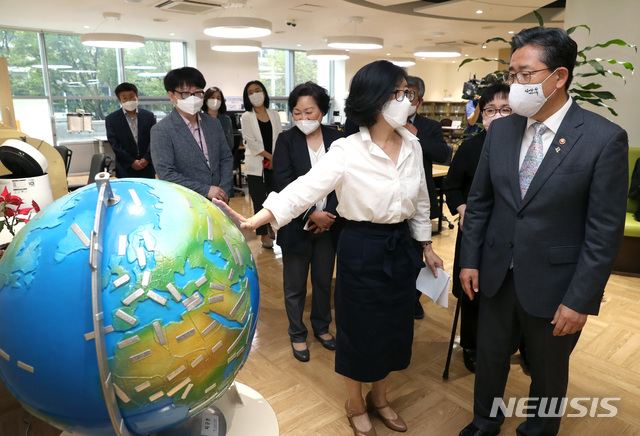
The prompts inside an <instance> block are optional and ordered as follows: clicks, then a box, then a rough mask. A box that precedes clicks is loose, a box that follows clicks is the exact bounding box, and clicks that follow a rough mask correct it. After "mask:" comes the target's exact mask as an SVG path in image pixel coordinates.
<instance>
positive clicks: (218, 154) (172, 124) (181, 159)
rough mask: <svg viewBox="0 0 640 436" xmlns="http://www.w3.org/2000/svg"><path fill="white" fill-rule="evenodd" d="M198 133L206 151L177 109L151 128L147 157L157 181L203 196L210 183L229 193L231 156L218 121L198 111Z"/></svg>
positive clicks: (231, 175)
mask: <svg viewBox="0 0 640 436" xmlns="http://www.w3.org/2000/svg"><path fill="white" fill-rule="evenodd" d="M200 116H201V123H200V126H201V127H202V133H203V134H204V138H205V142H206V143H207V148H208V151H209V165H207V160H206V159H205V157H204V153H203V152H202V150H201V149H200V146H199V145H198V143H197V142H196V140H195V138H194V137H193V135H192V134H191V131H190V130H189V127H187V124H186V123H185V121H184V119H183V118H182V117H181V116H180V114H179V113H178V111H177V110H176V109H175V108H174V109H173V111H172V112H171V113H170V114H169V115H167V116H166V117H165V118H163V119H162V120H160V122H158V124H156V125H155V126H153V129H151V157H152V158H153V163H154V165H155V167H156V171H157V172H158V178H159V179H160V180H166V181H168V182H173V183H177V184H179V185H182V186H184V187H186V188H189V189H191V190H193V191H196V192H197V193H198V194H200V195H203V196H205V197H206V196H207V193H208V192H209V188H210V187H211V186H218V187H219V188H222V189H223V190H224V192H226V194H227V195H231V189H232V187H233V156H232V155H231V151H230V150H229V146H228V145H227V141H226V139H225V136H224V131H223V130H222V126H221V125H220V121H218V120H217V119H215V118H213V117H212V116H210V115H208V114H203V113H201V114H200Z"/></svg>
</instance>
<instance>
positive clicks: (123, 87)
mask: <svg viewBox="0 0 640 436" xmlns="http://www.w3.org/2000/svg"><path fill="white" fill-rule="evenodd" d="M127 91H133V92H135V93H136V96H137V95H138V87H137V86H136V85H134V84H133V83H128V82H122V83H121V84H119V85H118V86H116V89H115V91H114V92H115V94H116V97H117V98H118V100H120V93H121V92H127Z"/></svg>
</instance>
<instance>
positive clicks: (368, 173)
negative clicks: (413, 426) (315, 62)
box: [216, 61, 442, 436]
mask: <svg viewBox="0 0 640 436" xmlns="http://www.w3.org/2000/svg"><path fill="white" fill-rule="evenodd" d="M406 77H407V73H406V72H405V71H404V70H403V69H402V68H400V67H397V66H395V65H393V64H392V63H390V62H387V61H376V62H373V63H371V64H368V65H365V66H364V67H363V68H361V69H360V71H358V72H357V73H356V75H355V76H354V77H353V80H352V81H351V88H350V91H349V97H348V98H347V100H346V105H345V112H346V114H347V117H348V118H349V119H350V120H351V121H352V122H354V123H355V124H357V125H358V126H360V131H359V132H358V133H355V134H353V135H351V136H349V137H347V138H344V139H338V140H337V141H335V142H334V143H333V145H332V147H331V149H330V151H329V152H328V153H327V154H326V156H325V157H324V158H323V159H322V160H320V161H319V162H318V163H317V164H316V165H315V166H314V167H313V168H312V169H311V171H309V172H308V173H307V174H305V175H304V176H302V177H299V178H298V179H296V180H295V181H294V182H292V183H290V184H289V185H288V186H287V187H286V188H285V189H283V190H282V191H280V192H279V193H277V194H276V193H272V194H271V195H269V198H268V199H267V201H266V202H265V203H264V209H262V210H261V211H260V212H258V213H257V214H256V215H254V216H252V217H251V218H248V219H247V218H244V217H242V216H241V215H239V214H237V213H235V212H234V211H233V210H232V209H230V208H229V207H228V206H227V205H226V204H224V203H222V202H218V201H216V204H218V206H219V207H221V208H222V209H223V210H225V211H226V213H227V214H228V215H229V216H231V217H232V218H233V219H234V220H235V221H236V223H237V224H239V225H240V226H241V227H242V228H245V229H254V228H256V227H257V226H260V225H262V224H264V223H267V222H274V223H275V224H274V225H275V227H280V226H283V225H285V224H286V223H288V222H289V221H290V220H291V219H293V218H295V217H297V216H298V215H300V213H302V212H303V211H304V210H306V209H307V208H308V207H309V206H310V205H312V204H314V203H316V202H317V201H318V200H319V199H321V198H323V197H325V196H326V195H327V194H329V193H330V192H331V191H332V190H334V189H335V191H336V195H337V197H338V201H339V203H338V208H337V211H338V213H339V214H340V216H342V217H343V218H345V219H346V220H347V221H346V224H345V227H344V230H343V231H342V233H341V235H340V241H339V243H338V248H337V274H336V290H335V297H334V299H335V308H336V330H337V334H336V340H337V344H336V364H335V369H336V372H337V373H339V374H341V375H343V376H344V380H345V385H346V388H347V394H348V400H347V403H346V405H345V407H346V412H347V417H348V419H349V423H350V424H351V426H352V427H353V431H354V435H356V436H374V435H376V431H375V429H374V428H373V426H372V424H371V421H370V419H369V416H368V414H367V411H370V412H373V411H375V412H377V414H378V415H379V416H380V418H381V419H382V421H383V422H384V424H385V425H386V426H387V427H389V428H391V429H393V430H396V431H406V430H407V425H406V424H405V422H404V421H403V419H402V418H401V417H400V416H399V415H398V414H397V413H396V412H395V411H394V410H393V409H392V408H391V407H390V406H389V403H388V402H387V398H386V388H387V378H388V375H389V373H390V372H391V371H399V370H402V369H405V368H406V367H407V366H408V365H409V362H410V360H411V345H412V342H413V313H414V308H415V278H416V276H417V273H418V269H419V268H420V267H421V266H423V265H424V264H423V262H422V259H420V257H419V256H418V255H417V253H416V251H415V249H414V248H413V245H412V238H413V239H416V240H418V241H422V245H423V246H424V259H425V261H426V263H427V265H428V266H429V267H430V269H431V270H432V271H433V274H434V275H437V267H442V259H440V258H439V257H438V256H437V255H436V254H435V253H434V251H433V249H432V247H431V240H430V239H431V221H430V220H429V195H428V193H427V185H426V182H425V175H424V168H423V166H422V150H421V148H420V144H419V143H418V140H417V138H416V137H415V136H413V135H412V134H411V133H409V131H408V130H406V129H405V128H404V127H403V126H404V124H405V123H406V121H407V117H408V114H409V107H410V106H411V100H413V99H414V98H415V95H414V93H413V91H410V90H408V89H407V81H406ZM363 382H371V383H372V388H371V392H369V393H368V394H367V397H366V402H365V401H364V400H363V398H362V383H363Z"/></svg>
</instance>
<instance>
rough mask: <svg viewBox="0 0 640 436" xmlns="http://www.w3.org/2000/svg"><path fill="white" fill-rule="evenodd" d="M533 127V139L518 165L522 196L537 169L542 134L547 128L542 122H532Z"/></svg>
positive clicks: (539, 160) (540, 157)
mask: <svg viewBox="0 0 640 436" xmlns="http://www.w3.org/2000/svg"><path fill="white" fill-rule="evenodd" d="M533 128H534V129H535V132H534V134H533V140H532V141H531V145H529V149H528V150H527V154H526V155H525V157H524V161H523V162H522V167H520V194H521V195H522V198H524V195H525V194H526V193H527V190H528V189H529V185H531V180H533V176H535V175H536V171H538V167H539V166H540V163H541V162H542V158H543V157H544V154H543V153H542V134H543V133H544V132H545V130H547V126H545V125H544V124H542V123H534V124H533Z"/></svg>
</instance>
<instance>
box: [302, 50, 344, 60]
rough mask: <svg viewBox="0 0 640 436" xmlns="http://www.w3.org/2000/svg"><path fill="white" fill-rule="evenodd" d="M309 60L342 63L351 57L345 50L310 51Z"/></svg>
mask: <svg viewBox="0 0 640 436" xmlns="http://www.w3.org/2000/svg"><path fill="white" fill-rule="evenodd" d="M307 59H311V60H315V61H319V60H330V61H342V60H346V59H349V55H348V54H347V52H346V51H343V50H309V51H308V52H307Z"/></svg>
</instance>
